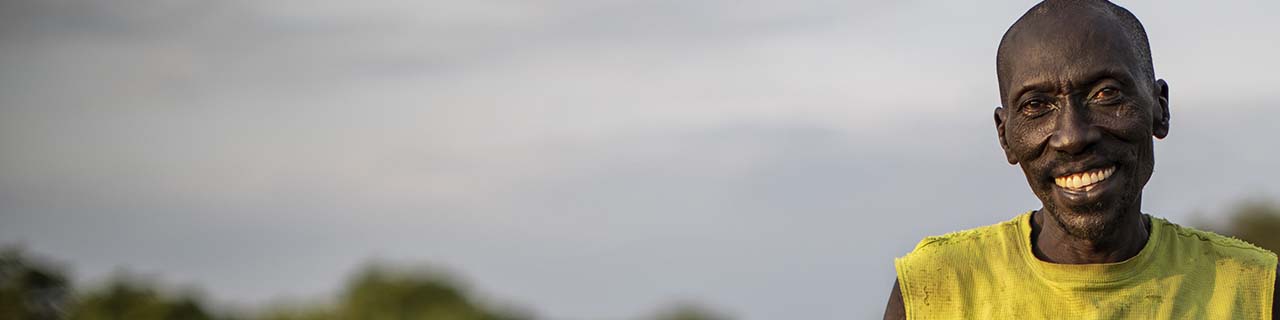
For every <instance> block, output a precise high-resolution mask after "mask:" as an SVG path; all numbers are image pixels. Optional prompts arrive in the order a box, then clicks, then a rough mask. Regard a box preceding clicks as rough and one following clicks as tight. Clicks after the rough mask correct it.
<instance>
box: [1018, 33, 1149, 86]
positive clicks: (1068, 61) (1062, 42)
mask: <svg viewBox="0 0 1280 320" xmlns="http://www.w3.org/2000/svg"><path fill="white" fill-rule="evenodd" d="M1010 32H1011V34H1010V35H1009V37H1008V38H1007V39H1006V43H1005V45H1004V46H1003V47H1002V48H1001V52H1000V54H1001V55H1003V59H1002V61H1003V63H1004V64H1005V65H1004V66H1002V67H1003V68H1002V69H1003V70H1002V71H1003V72H1001V73H1002V74H1001V75H1000V76H1001V78H1002V79H1001V81H1000V82H1001V83H1002V86H1003V87H1002V88H1001V89H1002V90H1001V91H1002V92H1005V93H1006V94H1008V95H1017V94H1018V92H1020V91H1022V90H1021V89H1023V87H1025V86H1029V85H1052V86H1055V87H1067V88H1069V87H1073V86H1080V85H1087V82H1089V81H1092V80H1096V78H1098V76H1099V75H1100V74H1103V75H1111V76H1113V77H1114V76H1120V77H1126V78H1127V79H1118V80H1132V79H1137V75H1138V73H1139V72H1140V71H1139V69H1140V68H1141V61H1140V59H1139V58H1138V55H1137V49H1136V48H1134V47H1133V42H1132V41H1130V40H1129V39H1130V38H1129V37H1130V35H1129V34H1128V32H1127V30H1126V29H1125V28H1124V27H1123V26H1122V25H1121V24H1120V23H1118V22H1117V21H1116V19H1115V18H1112V17H1110V16H1104V15H1099V14H1096V13H1089V12H1086V13H1081V14H1069V13H1064V14H1055V15H1052V16H1044V17H1032V19H1030V20H1028V19H1024V20H1023V21H1019V22H1018V25H1016V26H1015V29H1014V30H1011V31H1010ZM1006 98H1009V97H1006Z"/></svg>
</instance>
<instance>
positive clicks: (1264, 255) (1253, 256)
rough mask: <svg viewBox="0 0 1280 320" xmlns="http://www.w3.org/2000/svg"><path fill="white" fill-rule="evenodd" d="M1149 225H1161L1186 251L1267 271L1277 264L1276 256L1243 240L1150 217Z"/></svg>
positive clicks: (1273, 268) (1272, 269)
mask: <svg viewBox="0 0 1280 320" xmlns="http://www.w3.org/2000/svg"><path fill="white" fill-rule="evenodd" d="M1151 223H1153V224H1156V223H1159V224H1161V227H1162V228H1164V229H1165V230H1166V231H1167V232H1166V234H1168V235H1169V237H1171V238H1172V240H1174V242H1176V243H1177V244H1176V245H1178V246H1183V247H1186V249H1187V250H1196V251H1200V253H1201V254H1208V255H1213V256H1217V257H1219V258H1224V259H1231V260H1236V261H1238V262H1240V263H1242V264H1246V265H1252V266H1254V267H1257V268H1262V269H1263V270H1267V271H1274V270H1275V268H1276V264H1277V259H1276V254H1275V253H1273V252H1271V251H1268V250H1266V249H1263V248H1261V247H1258V246H1256V245H1253V244H1252V243H1249V242H1247V241H1244V240H1240V239H1236V238H1232V237H1228V236H1224V235H1220V234H1217V233H1213V232H1210V231H1204V230H1199V229H1195V228H1191V227H1184V226H1181V225H1178V224H1175V223H1172V222H1169V221H1168V220H1165V219H1161V218H1157V217H1151Z"/></svg>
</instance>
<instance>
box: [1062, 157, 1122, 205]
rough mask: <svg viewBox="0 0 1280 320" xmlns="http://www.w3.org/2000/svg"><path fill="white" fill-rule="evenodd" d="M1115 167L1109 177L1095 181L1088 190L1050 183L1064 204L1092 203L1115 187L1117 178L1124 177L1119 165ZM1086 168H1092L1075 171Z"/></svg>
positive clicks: (1117, 181) (1099, 199)
mask: <svg viewBox="0 0 1280 320" xmlns="http://www.w3.org/2000/svg"><path fill="white" fill-rule="evenodd" d="M1103 167H1105V166H1103ZM1115 168H1116V169H1115V172H1113V173H1112V174H1111V176H1110V177H1108V178H1107V179H1106V180H1102V181H1098V182H1097V183H1094V184H1093V185H1092V188H1090V189H1089V190H1072V189H1067V188H1063V187H1060V186H1058V185H1057V184H1054V183H1052V182H1050V184H1051V185H1053V190H1054V193H1056V194H1057V195H1058V198H1059V199H1061V200H1062V201H1063V202H1064V204H1067V205H1070V206H1079V205H1088V204H1093V203H1097V202H1098V201H1101V200H1102V198H1103V197H1104V196H1106V194H1107V193H1108V192H1109V191H1111V189H1114V188H1115V186H1116V185H1117V183H1119V180H1123V179H1124V175H1122V174H1120V173H1121V171H1123V168H1121V167H1120V166H1116V167H1115ZM1087 170H1092V169H1082V170H1078V171H1075V172H1081V171H1087Z"/></svg>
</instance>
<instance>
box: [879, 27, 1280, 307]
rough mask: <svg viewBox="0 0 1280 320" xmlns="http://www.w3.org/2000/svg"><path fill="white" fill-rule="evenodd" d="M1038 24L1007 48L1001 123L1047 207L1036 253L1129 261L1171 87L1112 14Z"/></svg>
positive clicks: (1009, 40)
mask: <svg viewBox="0 0 1280 320" xmlns="http://www.w3.org/2000/svg"><path fill="white" fill-rule="evenodd" d="M1032 15H1033V13H1032V12H1028V16H1024V17H1023V19H1020V20H1019V21H1018V23H1016V24H1015V25H1014V26H1013V27H1011V28H1010V30H1009V33H1008V34H1006V38H1005V43H1003V44H1002V46H1001V50H1000V52H999V55H1001V56H1002V57H1001V59H998V60H1000V61H1001V62H1002V63H1003V64H1004V65H1002V66H999V67H998V69H999V70H1000V71H999V72H998V78H999V83H1000V93H1001V97H1000V98H1001V104H1002V107H998V108H996V109H995V112H994V118H995V124H996V131H997V135H998V139H999V142H1000V146H1001V148H1002V149H1003V150H1004V154H1005V156H1006V158H1007V160H1008V162H1009V163H1010V164H1014V165H1019V166H1020V167H1021V168H1022V171H1023V173H1024V174H1025V176H1026V179H1027V184H1028V185H1029V186H1030V187H1031V190H1032V192H1033V193H1034V194H1035V195H1036V197H1037V198H1039V199H1040V202H1041V203H1042V205H1043V208H1042V209H1041V210H1039V211H1037V212H1035V213H1034V215H1033V216H1032V227H1033V233H1032V237H1033V239H1034V241H1033V243H1032V248H1033V253H1034V254H1035V255H1036V256H1037V257H1038V258H1040V259H1041V260H1044V261H1048V262H1055V263H1070V264H1085V263H1108V262H1119V261H1124V260H1125V259H1128V258H1130V257H1133V256H1135V255H1137V254H1138V252H1139V251H1141V249H1142V247H1143V246H1144V245H1145V244H1146V240H1147V238H1148V233H1147V232H1148V230H1149V228H1150V227H1149V221H1147V219H1145V218H1144V215H1142V211H1141V205H1142V188H1143V187H1144V186H1145V185H1146V183H1147V181H1148V180H1149V179H1150V178H1151V174H1152V170H1153V168H1154V165H1155V156H1154V152H1153V138H1164V137H1165V136H1166V135H1168V133H1169V100H1168V98H1169V86H1168V84H1166V83H1165V81H1164V80H1157V79H1155V78H1154V77H1153V75H1152V74H1150V72H1148V71H1146V70H1149V69H1145V70H1144V68H1143V66H1145V65H1146V62H1145V61H1144V60H1142V59H1141V55H1140V54H1139V51H1138V50H1140V49H1138V48H1135V47H1134V42H1132V41H1130V40H1129V39H1130V38H1129V36H1130V34H1129V30H1127V29H1126V28H1125V27H1124V26H1123V24H1122V23H1121V22H1120V21H1119V20H1118V19H1117V18H1116V17H1114V16H1113V15H1110V14H1108V13H1107V12H1106V11H1103V10H1097V8H1091V7H1087V6H1082V7H1079V8H1074V9H1070V10H1063V11H1057V12H1052V13H1048V14H1043V15H1036V16H1032ZM1108 167H1114V168H1115V171H1114V174H1112V175H1111V176H1110V177H1109V178H1107V179H1106V180H1103V181H1102V182H1099V183H1098V184H1097V186H1096V187H1094V188H1093V189H1092V190H1089V191H1084V192H1079V191H1072V190H1068V189H1066V188H1062V187H1059V186H1058V185H1057V184H1055V182H1054V178H1055V177H1060V176H1063V175H1067V174H1070V173H1076V172H1081V171H1085V170H1090V169H1098V168H1108ZM1278 272H1280V270H1278ZM903 307H904V306H903V304H902V296H901V292H900V290H899V286H898V283H897V282H896V281H895V282H894V285H893V289H892V291H891V293H890V297H889V304H888V306H886V309H885V315H884V318H885V319H905V313H904V308H903Z"/></svg>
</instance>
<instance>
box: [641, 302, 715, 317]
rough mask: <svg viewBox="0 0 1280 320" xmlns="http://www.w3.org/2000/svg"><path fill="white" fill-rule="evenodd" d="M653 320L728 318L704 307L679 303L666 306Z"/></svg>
mask: <svg viewBox="0 0 1280 320" xmlns="http://www.w3.org/2000/svg"><path fill="white" fill-rule="evenodd" d="M653 319H654V320H728V319H729V317H728V316H726V315H722V314H719V313H716V312H714V311H712V310H711V309H708V308H706V307H703V306H700V305H697V304H692V303H680V304H675V305H672V306H668V307H665V308H663V309H662V310H660V311H658V313H657V315H656V316H654V317H653Z"/></svg>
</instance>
